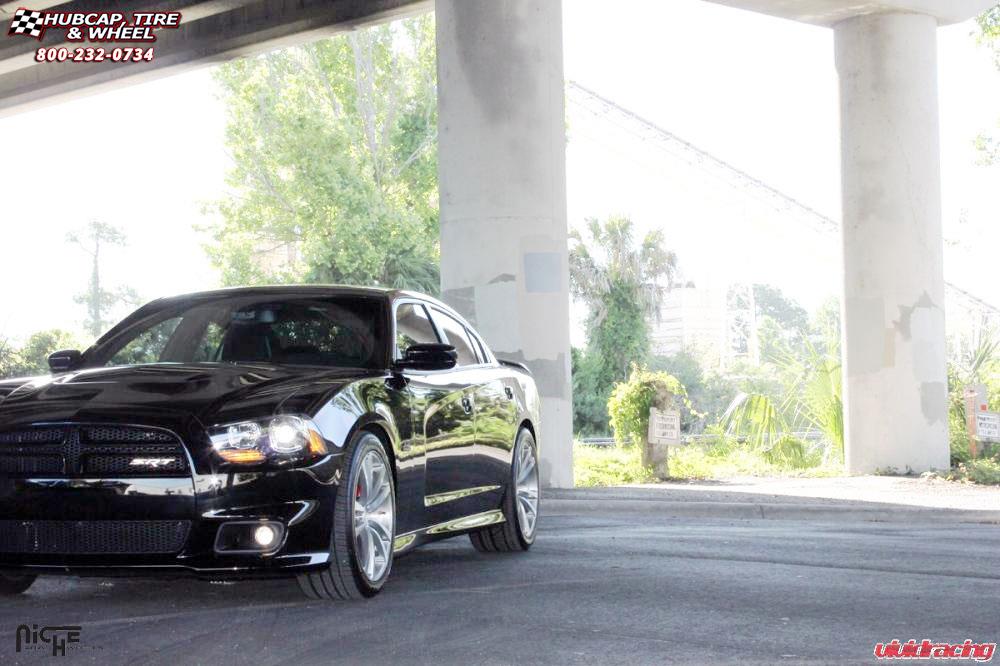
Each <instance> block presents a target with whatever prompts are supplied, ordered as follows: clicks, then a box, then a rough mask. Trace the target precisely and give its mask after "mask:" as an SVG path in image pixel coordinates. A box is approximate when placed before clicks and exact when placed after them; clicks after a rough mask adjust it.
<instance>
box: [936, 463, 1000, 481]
mask: <svg viewBox="0 0 1000 666" xmlns="http://www.w3.org/2000/svg"><path fill="white" fill-rule="evenodd" d="M948 478H949V479H950V480H952V481H970V482H972V483H981V484H983V485H989V486H997V485H1000V462H998V461H997V460H996V459H995V458H977V459H976V460H970V461H968V462H964V463H959V464H958V466H957V467H955V469H953V470H952V471H951V474H949V475H948Z"/></svg>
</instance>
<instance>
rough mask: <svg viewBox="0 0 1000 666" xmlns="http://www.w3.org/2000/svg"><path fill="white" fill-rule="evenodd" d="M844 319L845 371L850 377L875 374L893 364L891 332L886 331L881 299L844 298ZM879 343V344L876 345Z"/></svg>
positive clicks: (883, 305) (883, 306)
mask: <svg viewBox="0 0 1000 666" xmlns="http://www.w3.org/2000/svg"><path fill="white" fill-rule="evenodd" d="M844 311H845V317H846V322H845V323H846V326H845V328H846V331H847V335H846V340H845V343H846V346H847V371H848V373H849V374H851V375H857V374H867V373H871V372H878V371H879V370H881V369H882V368H884V367H886V361H889V364H890V367H891V364H892V363H893V354H894V345H893V344H892V342H891V341H887V340H886V338H892V337H893V336H892V335H891V329H890V331H888V332H887V331H886V322H885V304H884V301H883V300H882V299H881V298H848V299H847V303H846V307H845V309H844ZM879 340H881V341H882V344H881V345H880V344H878V341H879Z"/></svg>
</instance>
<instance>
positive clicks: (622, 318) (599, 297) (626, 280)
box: [569, 216, 677, 432]
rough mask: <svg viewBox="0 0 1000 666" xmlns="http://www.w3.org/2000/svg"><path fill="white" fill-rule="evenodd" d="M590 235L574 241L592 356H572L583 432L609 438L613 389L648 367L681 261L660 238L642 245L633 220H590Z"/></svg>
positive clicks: (576, 235) (573, 263) (573, 279)
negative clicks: (657, 320) (654, 325)
mask: <svg viewBox="0 0 1000 666" xmlns="http://www.w3.org/2000/svg"><path fill="white" fill-rule="evenodd" d="M586 231H587V235H588V238H587V239H586V240H585V239H584V235H583V234H581V233H580V232H579V231H573V232H572V233H571V234H570V242H571V245H570V251H569V268H570V289H571V291H572V293H573V296H574V297H576V298H577V299H579V300H581V301H583V302H584V303H585V304H586V305H587V307H588V308H589V310H590V315H589V317H588V318H587V353H586V354H583V355H575V356H574V359H576V361H575V363H576V364H575V366H574V377H573V383H574V394H575V399H574V401H573V411H574V421H575V428H576V429H577V431H591V432H607V427H608V412H607V402H608V397H609V396H610V395H611V389H612V387H613V386H614V384H615V382H621V381H625V380H626V379H628V373H629V368H630V367H631V366H632V364H634V363H638V364H642V363H644V362H645V360H646V356H647V354H648V352H649V319H650V318H651V316H654V315H658V314H659V308H660V303H661V302H662V300H663V295H664V294H665V293H666V292H667V291H668V290H669V289H670V287H671V286H672V285H673V281H674V278H675V276H676V273H677V256H676V255H675V254H674V253H673V252H670V251H668V250H666V249H664V247H663V233H662V232H660V231H652V232H650V233H648V234H646V236H645V238H643V240H642V243H640V244H638V245H636V244H635V242H634V241H633V234H632V222H631V220H629V219H628V218H627V217H623V216H612V217H610V218H608V219H607V221H605V222H601V221H599V220H597V219H590V220H587V227H586Z"/></svg>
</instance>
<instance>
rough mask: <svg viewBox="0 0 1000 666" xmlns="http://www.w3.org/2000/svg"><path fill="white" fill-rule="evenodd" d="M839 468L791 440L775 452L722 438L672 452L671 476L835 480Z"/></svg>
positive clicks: (814, 450) (681, 477)
mask: <svg viewBox="0 0 1000 666" xmlns="http://www.w3.org/2000/svg"><path fill="white" fill-rule="evenodd" d="M841 473H843V472H842V471H841V470H840V469H839V468H838V467H834V466H823V465H822V460H821V456H820V454H819V452H818V451H817V450H816V449H810V448H809V447H808V446H807V445H806V444H805V443H804V442H801V441H798V440H794V438H789V440H788V442H787V443H785V444H783V445H781V446H780V447H778V448H777V449H776V450H774V451H773V452H769V451H762V450H759V449H755V448H752V447H750V446H748V445H746V444H739V443H738V442H736V441H735V440H734V439H732V438H730V437H725V436H722V435H720V436H719V437H718V438H717V439H715V440H713V441H712V442H710V443H709V444H708V445H689V446H684V447H679V448H677V449H676V450H672V451H671V452H670V475H671V476H672V477H674V478H680V479H722V478H731V477H734V476H834V475H837V474H841Z"/></svg>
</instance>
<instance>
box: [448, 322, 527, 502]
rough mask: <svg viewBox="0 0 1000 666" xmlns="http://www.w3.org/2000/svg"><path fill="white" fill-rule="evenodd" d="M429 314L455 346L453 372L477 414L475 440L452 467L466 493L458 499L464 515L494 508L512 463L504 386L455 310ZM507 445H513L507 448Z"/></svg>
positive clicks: (456, 485)
mask: <svg viewBox="0 0 1000 666" xmlns="http://www.w3.org/2000/svg"><path fill="white" fill-rule="evenodd" d="M430 311H431V316H432V317H433V318H434V323H435V324H436V325H437V329H438V332H439V333H440V334H441V336H442V337H443V338H444V340H445V342H447V343H448V344H450V345H452V346H453V347H455V351H456V352H457V354H458V365H457V366H456V368H455V370H454V371H453V372H454V373H455V374H456V375H457V377H458V380H459V381H460V382H461V383H462V384H463V385H464V386H465V389H464V395H466V396H468V398H469V399H470V401H471V404H472V407H473V412H474V415H475V440H474V442H473V445H472V446H471V447H468V448H467V449H463V451H462V456H461V457H460V458H456V459H454V460H453V461H452V462H453V467H452V469H451V470H450V471H449V473H450V474H451V475H452V476H451V477H450V478H449V487H450V490H451V492H463V493H465V495H464V496H463V497H461V498H460V499H459V500H456V505H457V506H460V507H461V508H462V511H463V514H464V515H470V514H473V513H480V512H482V511H488V510H490V509H496V508H497V506H498V505H499V500H500V495H501V491H502V488H503V485H504V479H505V478H506V470H507V466H508V464H509V459H510V456H509V453H508V454H507V455H506V456H505V455H504V454H503V453H502V447H503V440H504V439H505V435H504V433H503V432H502V431H503V430H504V429H505V428H508V429H509V427H510V426H509V425H507V424H506V421H507V419H506V416H505V408H506V405H505V404H504V402H505V400H506V396H505V394H504V390H503V385H502V383H501V382H500V381H499V378H498V376H497V375H496V368H495V364H492V363H491V359H490V358H489V357H487V356H486V355H485V354H484V352H483V350H482V349H481V348H480V346H479V344H478V342H477V341H476V340H475V339H474V337H473V336H472V334H471V333H470V331H469V330H468V327H467V326H466V325H465V324H464V323H463V322H462V321H460V320H459V319H458V318H457V317H454V316H453V315H452V314H450V313H448V312H446V311H444V310H442V309H441V308H438V307H436V306H432V307H431V308H430ZM508 450H509V447H508Z"/></svg>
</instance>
